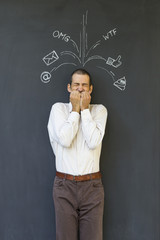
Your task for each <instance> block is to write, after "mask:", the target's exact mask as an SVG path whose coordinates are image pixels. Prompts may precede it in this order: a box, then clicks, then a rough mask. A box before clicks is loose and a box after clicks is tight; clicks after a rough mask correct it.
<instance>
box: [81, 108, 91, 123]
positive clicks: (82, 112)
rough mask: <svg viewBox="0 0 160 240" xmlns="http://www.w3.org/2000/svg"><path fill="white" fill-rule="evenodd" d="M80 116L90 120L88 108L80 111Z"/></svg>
mask: <svg viewBox="0 0 160 240" xmlns="http://www.w3.org/2000/svg"><path fill="white" fill-rule="evenodd" d="M81 117H82V120H92V116H91V113H90V110H89V109H88V108H87V109H84V110H83V111H81Z"/></svg>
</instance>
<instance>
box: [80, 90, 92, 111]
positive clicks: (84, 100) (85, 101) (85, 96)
mask: <svg viewBox="0 0 160 240" xmlns="http://www.w3.org/2000/svg"><path fill="white" fill-rule="evenodd" d="M90 102H91V95H90V93H89V92H82V93H81V101H80V107H81V111H83V110H84V109H87V108H88V107H89V104H90Z"/></svg>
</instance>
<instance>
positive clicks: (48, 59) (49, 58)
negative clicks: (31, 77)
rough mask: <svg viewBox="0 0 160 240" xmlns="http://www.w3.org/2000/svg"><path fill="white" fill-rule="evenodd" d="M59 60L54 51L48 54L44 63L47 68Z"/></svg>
mask: <svg viewBox="0 0 160 240" xmlns="http://www.w3.org/2000/svg"><path fill="white" fill-rule="evenodd" d="M58 59H59V57H58V55H57V53H56V51H54V50H53V51H52V52H51V53H49V54H47V55H46V56H45V57H44V58H43V61H44V62H45V64H46V65H47V66H49V65H51V64H52V63H54V62H56V61H57V60H58Z"/></svg>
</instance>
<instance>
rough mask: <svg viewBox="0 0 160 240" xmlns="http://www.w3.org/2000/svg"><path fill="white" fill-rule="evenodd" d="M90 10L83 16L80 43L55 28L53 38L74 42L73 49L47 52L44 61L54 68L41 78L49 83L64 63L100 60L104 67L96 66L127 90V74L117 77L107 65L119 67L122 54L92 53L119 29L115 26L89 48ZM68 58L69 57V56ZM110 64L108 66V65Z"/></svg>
mask: <svg viewBox="0 0 160 240" xmlns="http://www.w3.org/2000/svg"><path fill="white" fill-rule="evenodd" d="M87 15H88V11H86V13H85V14H83V18H82V22H81V25H82V28H81V29H80V34H79V44H77V43H76V42H75V41H74V40H73V39H71V37H70V36H69V35H68V34H67V33H63V32H62V31H60V30H55V31H53V34H52V37H53V38H58V39H59V41H64V42H65V44H67V45H68V46H69V44H72V48H73V50H72V51H71V50H64V51H61V52H60V53H59V55H58V54H57V53H56V51H55V50H53V51H52V52H50V53H49V54H47V55H46V56H45V57H43V61H44V63H45V64H46V65H47V66H50V65H51V64H53V65H52V66H53V67H52V69H50V71H49V72H46V71H45V72H43V73H42V74H41V76H40V79H41V81H42V82H44V83H48V82H49V81H50V79H51V77H52V76H51V74H52V75H53V73H54V72H55V71H56V70H57V69H59V68H60V67H62V66H64V65H68V64H70V65H74V66H82V67H84V66H85V65H86V64H87V63H88V62H90V61H93V60H96V61H97V60H98V62H100V61H101V62H103V63H104V64H103V65H104V67H102V66H96V67H98V68H100V69H103V70H104V71H105V72H106V73H107V75H109V76H110V77H111V80H113V85H114V86H115V87H117V88H118V89H119V90H125V88H126V78H125V76H124V77H122V78H120V79H118V80H117V77H116V74H115V73H114V72H112V71H109V70H108V69H107V67H109V66H110V67H113V68H114V70H115V71H116V69H118V68H119V67H120V66H121V65H122V61H121V55H118V57H117V58H116V59H114V58H112V57H108V59H106V58H105V57H103V56H100V55H98V54H92V53H93V51H95V48H97V47H98V46H99V45H101V43H102V41H103V42H104V41H106V40H107V41H110V39H112V38H113V37H115V36H116V34H117V29H116V28H114V29H112V30H110V31H109V32H108V33H107V35H106V36H104V35H103V36H102V39H99V40H98V41H96V42H95V43H94V44H93V45H92V46H91V47H90V48H88V34H87V24H88V23H87V21H88V20H87V17H88V16H87ZM66 55H69V56H70V57H71V58H69V59H70V60H66V58H65V56H66ZM67 59H68V58H67ZM107 65H108V66H107Z"/></svg>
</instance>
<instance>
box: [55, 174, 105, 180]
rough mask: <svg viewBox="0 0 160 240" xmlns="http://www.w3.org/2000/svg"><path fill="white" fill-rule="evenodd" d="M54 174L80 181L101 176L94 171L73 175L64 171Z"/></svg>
mask: <svg viewBox="0 0 160 240" xmlns="http://www.w3.org/2000/svg"><path fill="white" fill-rule="evenodd" d="M56 176H57V177H60V178H63V179H67V180H72V181H78V182H80V181H88V180H92V179H99V178H101V173H100V172H96V173H90V174H86V175H78V176H74V175H70V174H66V173H61V172H56Z"/></svg>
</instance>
